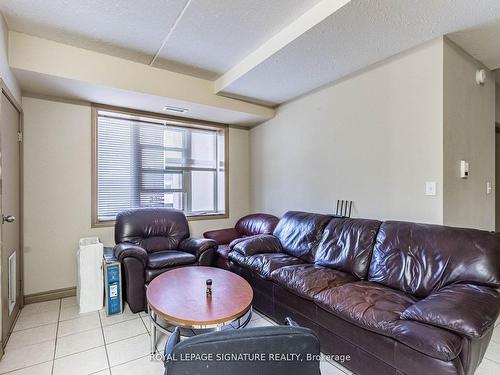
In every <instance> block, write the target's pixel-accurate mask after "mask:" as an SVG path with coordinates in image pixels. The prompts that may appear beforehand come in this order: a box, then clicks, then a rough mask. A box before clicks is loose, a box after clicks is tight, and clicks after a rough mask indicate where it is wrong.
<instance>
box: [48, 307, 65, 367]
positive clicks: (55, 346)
mask: <svg viewBox="0 0 500 375" xmlns="http://www.w3.org/2000/svg"><path fill="white" fill-rule="evenodd" d="M61 306H62V298H61V299H60V300H59V313H58V314H57V326H56V339H55V341H54V356H53V357H52V369H51V371H50V373H51V375H54V367H55V362H56V350H57V335H58V334H59V318H60V317H61Z"/></svg>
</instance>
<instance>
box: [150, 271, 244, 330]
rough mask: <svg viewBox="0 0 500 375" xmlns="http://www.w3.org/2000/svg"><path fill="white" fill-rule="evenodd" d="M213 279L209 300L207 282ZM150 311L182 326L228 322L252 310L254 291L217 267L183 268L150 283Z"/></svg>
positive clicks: (240, 280) (169, 272)
mask: <svg viewBox="0 0 500 375" xmlns="http://www.w3.org/2000/svg"><path fill="white" fill-rule="evenodd" d="M207 279H212V296H211V297H207V294H206V288H207V286H206V280H207ZM146 296H147V300H148V304H149V306H150V308H151V309H152V310H153V311H154V312H155V313H156V314H158V315H159V316H160V317H162V318H163V319H165V320H167V321H168V322H170V323H172V324H175V325H179V326H185V327H187V326H191V327H194V326H210V325H218V324H224V323H229V322H231V321H233V320H235V319H238V318H240V317H241V316H243V315H244V314H245V313H246V312H247V311H248V310H249V309H250V307H251V305H252V299H253V291H252V287H251V286H250V284H249V283H248V282H247V281H246V280H245V279H244V278H242V277H241V276H238V275H236V274H235V273H232V272H229V271H225V270H223V269H220V268H215V267H203V266H194V267H182V268H176V269H173V270H171V271H167V272H164V273H162V274H161V275H159V276H157V277H156V278H155V279H154V280H153V281H151V282H150V283H149V286H148V288H147V292H146Z"/></svg>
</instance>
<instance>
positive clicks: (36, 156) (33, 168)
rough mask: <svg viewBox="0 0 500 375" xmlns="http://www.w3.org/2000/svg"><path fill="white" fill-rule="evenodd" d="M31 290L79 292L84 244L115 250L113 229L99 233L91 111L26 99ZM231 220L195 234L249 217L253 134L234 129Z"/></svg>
mask: <svg viewBox="0 0 500 375" xmlns="http://www.w3.org/2000/svg"><path fill="white" fill-rule="evenodd" d="M23 109H24V128H25V134H24V142H25V143H24V150H25V156H24V159H25V165H24V168H25V169H24V179H25V185H24V200H25V202H24V203H25V207H24V218H25V219H24V246H25V248H24V251H25V292H26V294H32V293H37V292H43V291H49V290H54V289H59V288H66V287H71V286H74V285H75V283H76V258H75V255H76V250H77V247H78V239H79V238H80V237H85V236H99V237H100V238H101V241H102V242H104V244H105V245H112V244H113V243H114V240H113V228H100V229H91V227H90V221H91V216H90V209H91V111H90V107H89V106H85V105H75V104H68V103H61V102H55V101H48V100H41V99H34V98H29V97H23ZM229 153H230V155H229V164H230V166H229V169H230V181H229V194H230V197H229V198H230V218H229V219H225V220H203V221H193V222H190V226H191V231H192V234H193V235H201V234H202V233H203V232H204V231H205V230H209V229H215V228H224V227H227V226H230V225H233V224H234V222H235V221H236V220H237V219H238V218H239V217H241V216H242V215H245V214H247V213H248V211H249V203H248V196H249V193H248V186H249V182H248V174H249V171H248V168H249V161H248V131H246V130H237V129H230V131H229Z"/></svg>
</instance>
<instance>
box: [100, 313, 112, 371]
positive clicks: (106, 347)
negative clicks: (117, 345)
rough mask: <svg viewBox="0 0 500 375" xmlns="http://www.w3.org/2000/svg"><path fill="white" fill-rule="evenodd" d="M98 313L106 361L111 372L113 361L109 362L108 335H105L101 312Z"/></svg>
mask: <svg viewBox="0 0 500 375" xmlns="http://www.w3.org/2000/svg"><path fill="white" fill-rule="evenodd" d="M97 315H99V324H100V325H101V334H102V341H103V342H104V351H105V352H106V361H107V362H108V371H109V373H110V374H111V363H110V362H109V355H108V346H107V344H106V337H104V328H103V326H102V319H101V314H99V313H97Z"/></svg>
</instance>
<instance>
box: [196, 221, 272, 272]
mask: <svg viewBox="0 0 500 375" xmlns="http://www.w3.org/2000/svg"><path fill="white" fill-rule="evenodd" d="M278 221H279V219H278V218H277V217H276V216H274V215H269V214H251V215H246V216H243V217H242V218H241V219H239V220H238V221H237V222H236V225H235V226H234V228H226V229H218V230H211V231H208V232H205V233H203V237H205V238H211V239H213V240H215V241H216V242H217V245H219V246H218V248H217V251H216V254H215V265H216V266H217V267H220V268H224V269H229V260H228V255H229V252H230V251H231V248H230V246H229V245H230V244H231V243H232V242H233V241H236V240H238V239H241V238H246V237H250V236H254V235H257V234H272V233H273V231H274V228H276V225H277V224H278Z"/></svg>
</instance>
